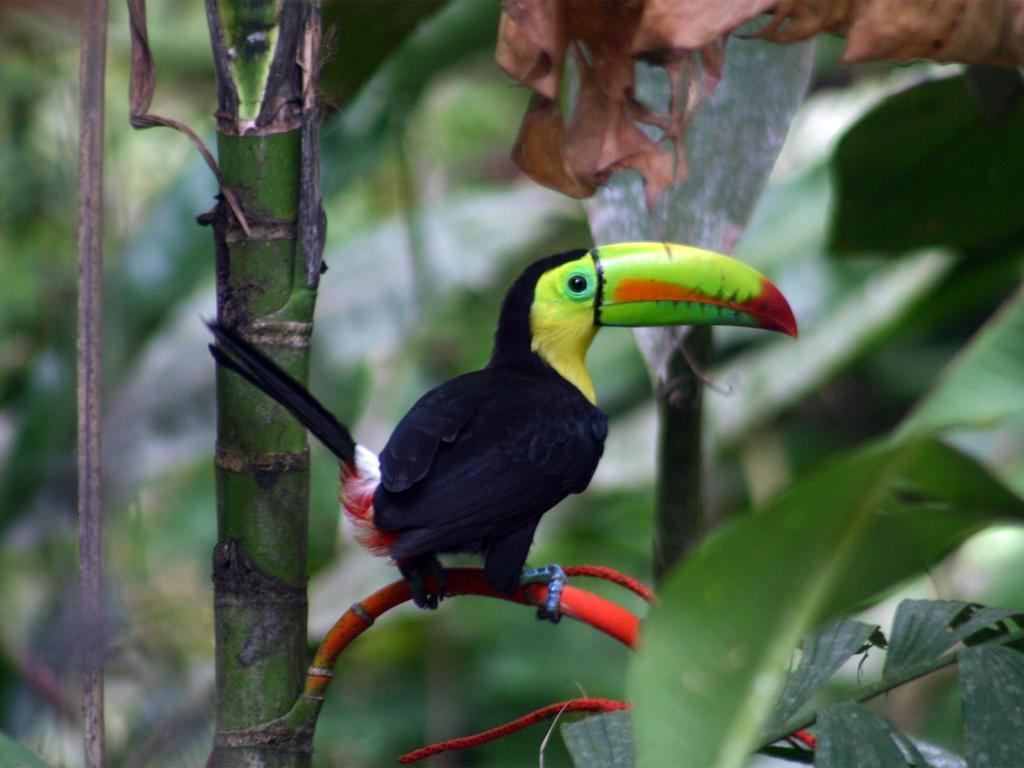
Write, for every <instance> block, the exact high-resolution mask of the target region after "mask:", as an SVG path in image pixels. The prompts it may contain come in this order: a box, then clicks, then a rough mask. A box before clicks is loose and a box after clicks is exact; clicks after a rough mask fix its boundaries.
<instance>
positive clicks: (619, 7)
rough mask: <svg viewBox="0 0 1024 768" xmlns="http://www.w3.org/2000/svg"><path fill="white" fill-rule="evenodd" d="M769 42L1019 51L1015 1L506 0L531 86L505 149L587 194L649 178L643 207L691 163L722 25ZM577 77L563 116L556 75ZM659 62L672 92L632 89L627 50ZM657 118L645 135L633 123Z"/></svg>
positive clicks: (943, 51)
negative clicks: (662, 98) (839, 38)
mask: <svg viewBox="0 0 1024 768" xmlns="http://www.w3.org/2000/svg"><path fill="white" fill-rule="evenodd" d="M761 14H771V15H770V16H766V18H765V23H764V24H763V25H762V26H761V27H760V29H759V30H757V31H756V32H755V33H754V36H755V37H760V38H763V39H765V40H769V41H772V42H776V43H792V42H797V41H800V40H805V39H807V38H808V37H811V36H813V35H816V34H818V33H820V32H831V33H835V34H841V35H845V36H846V37H847V38H848V40H847V45H846V50H845V52H844V55H843V62H844V63H854V62H861V61H866V60H870V59H891V60H897V61H907V60H911V59H929V60H932V61H960V62H966V63H975V64H994V65H998V66H1020V65H1022V64H1024V0H716V1H715V2H709V1H708V0H504V13H503V15H502V19H501V26H500V28H499V31H498V49H497V60H498V63H499V64H500V65H501V66H502V67H504V69H505V70H506V71H507V72H508V73H509V74H510V75H512V76H513V77H514V78H516V80H518V81H519V82H521V83H522V84H523V85H526V86H528V87H529V88H531V89H532V90H533V91H534V96H533V100H532V101H531V103H530V107H529V109H528V110H527V113H526V115H525V116H524V118H523V122H522V125H521V127H520V129H519V136H518V138H517V139H516V144H515V147H514V149H513V151H512V157H513V159H514V160H515V161H516V163H517V164H518V165H519V167H520V168H522V169H523V171H524V172H526V174H527V175H529V176H530V177H531V178H533V179H534V180H536V181H538V182H539V183H541V184H544V185H546V186H549V187H552V188H554V189H557V190H559V191H561V192H564V193H565V194H568V195H572V196H573V197H588V196H590V195H591V194H593V192H594V191H595V190H596V189H597V188H598V187H599V186H600V185H601V184H603V183H604V182H605V181H606V180H607V178H608V177H609V176H610V175H611V174H612V173H613V172H614V171H617V170H621V169H624V168H632V169H634V170H636V171H637V172H639V173H640V175H641V176H642V177H643V179H644V184H645V191H646V197H647V206H648V209H653V203H654V200H655V199H656V198H657V196H658V195H659V194H660V193H661V192H662V191H663V190H664V189H665V188H667V187H668V186H670V185H672V184H674V183H675V182H677V181H679V180H681V179H682V178H683V177H684V176H685V175H686V161H685V156H684V154H683V131H684V128H685V125H686V123H687V121H688V119H689V117H690V115H691V114H692V113H693V111H694V110H695V109H696V108H697V107H698V106H699V104H700V102H701V101H702V100H703V99H704V98H706V97H707V96H708V95H709V94H710V93H711V91H712V90H713V89H714V87H715V84H716V83H717V82H718V79H719V78H720V76H721V72H722V66H723V62H722V53H721V52H722V49H723V48H722V44H723V42H724V36H726V35H728V34H729V33H730V32H732V31H733V30H735V29H736V28H737V27H739V26H740V25H742V24H744V23H746V22H748V21H750V20H751V19H755V18H756V17H758V16H760V15H761ZM570 57H571V58H572V60H573V62H574V63H575V64H576V67H577V70H578V72H579V87H578V89H577V92H576V94H575V100H574V104H573V105H572V113H571V116H570V118H569V119H568V120H566V119H565V116H564V115H563V112H562V103H561V94H562V74H563V71H564V69H565V65H566V62H567V60H569V58H570ZM638 60H641V61H646V62H648V63H650V64H654V65H657V66H661V67H664V68H665V70H666V72H667V73H668V77H669V82H670V83H671V84H672V98H671V102H670V103H669V104H667V105H656V106H653V107H648V106H646V105H644V104H641V103H640V102H639V101H637V99H636V96H635V94H634V89H633V87H634V64H635V62H636V61H638ZM640 123H643V124H646V125H648V126H653V127H654V128H655V129H656V131H655V135H654V138H651V137H650V133H649V132H645V131H644V130H642V129H641V128H640V126H639V124H640Z"/></svg>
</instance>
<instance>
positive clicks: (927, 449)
mask: <svg viewBox="0 0 1024 768" xmlns="http://www.w3.org/2000/svg"><path fill="white" fill-rule="evenodd" d="M1006 515H1013V516H1016V517H1018V518H1020V517H1024V503H1022V501H1021V500H1020V499H1019V498H1017V497H1016V496H1014V495H1013V494H1011V493H1009V492H1008V491H1006V489H1005V488H1003V487H1002V486H1001V485H1000V484H999V483H998V482H997V481H996V480H994V479H993V478H992V477H991V475H989V474H988V473H987V472H985V470H984V469H982V468H981V467H980V466H979V465H978V464H977V463H975V462H973V461H972V460H971V459H969V458H967V457H966V456H963V455H961V454H959V453H957V452H956V451H954V450H953V449H951V448H948V447H947V446H944V445H942V444H941V443H937V442H934V441H928V442H924V443H913V444H902V445H899V446H896V447H892V446H887V447H872V448H869V449H867V450H863V451H860V452H858V453H856V454H854V455H853V456H851V457H849V458H847V459H846V460H845V461H842V462H839V463H835V464H832V465H831V466H829V467H827V468H825V469H823V470H820V471H818V472H817V473H815V474H813V475H811V476H810V477H808V478H806V479H805V480H803V481H802V482H799V483H797V484H795V485H794V486H793V487H791V489H790V490H789V491H787V492H786V493H784V494H782V495H781V496H779V497H778V498H776V499H775V500H773V501H772V502H770V503H769V504H767V505H766V506H765V508H764V509H762V510H761V511H760V512H759V513H758V514H753V515H750V516H747V517H745V518H742V519H740V520H738V521H736V522H735V524H733V525H731V526H730V527H728V528H727V529H725V530H724V531H722V533H721V534H720V535H718V536H716V537H713V538H712V539H710V540H709V541H707V542H706V543H705V544H704V545H703V546H702V547H701V548H700V549H698V550H697V551H696V552H695V553H694V554H693V555H692V556H690V557H689V558H688V559H687V560H686V561H685V562H683V563H682V564H681V565H680V567H678V568H677V569H675V570H674V571H673V572H671V573H670V574H669V576H668V578H667V579H666V580H665V583H664V585H663V587H662V589H661V591H660V593H659V599H658V603H657V605H655V606H654V608H653V609H652V611H651V615H650V618H649V619H648V622H647V631H646V636H645V641H644V644H643V647H642V649H641V651H640V653H639V654H638V657H637V658H636V660H635V661H634V663H633V665H632V669H631V673H630V679H629V690H630V695H631V698H632V699H633V701H634V712H635V714H634V722H635V727H636V739H637V750H638V754H639V758H640V759H639V762H640V764H642V765H663V764H665V765H667V764H675V765H715V766H739V765H741V764H742V763H743V762H744V760H745V759H746V756H747V755H748V753H749V752H750V751H751V750H752V749H753V748H754V747H755V745H756V741H757V738H758V735H759V733H760V729H761V724H762V722H764V720H765V718H766V717H767V715H768V713H769V711H770V710H771V708H772V707H773V706H774V704H775V702H776V701H777V700H778V696H779V694H780V691H781V689H782V687H783V684H784V682H785V674H786V669H787V668H788V666H789V660H790V654H791V652H792V649H793V647H794V646H795V645H796V643H797V641H798V640H799V639H800V638H801V637H802V636H803V635H804V634H805V633H806V632H807V631H808V630H809V629H810V628H811V627H812V626H814V625H816V624H818V623H820V622H821V621H823V620H825V619H827V618H829V617H831V616H835V615H838V614H839V613H840V612H842V611H844V610H849V609H850V608H851V607H853V606H855V605H857V604H858V603H861V602H863V601H865V600H866V599H868V598H870V597H872V596H875V595H877V594H878V593H879V592H880V591H882V590H884V589H887V588H889V587H891V586H892V585H894V584H895V583H897V582H899V581H900V580H902V579H904V578H907V577H908V576H910V575H912V574H914V573H915V572H917V571H919V570H920V569H921V568H923V567H925V566H926V565H927V564H928V563H931V562H934V561H935V560H936V559H937V558H939V557H940V556H942V555H944V554H945V553H946V552H948V551H949V549H950V548H951V547H952V546H953V545H955V544H956V543H958V542H960V541H962V540H963V539H964V538H965V537H966V536H968V535H969V534H970V533H972V532H974V531H975V530H977V529H978V528H979V527H981V526H982V525H984V524H985V523H988V522H990V521H992V520H993V519H995V518H996V517H1000V516H1006Z"/></svg>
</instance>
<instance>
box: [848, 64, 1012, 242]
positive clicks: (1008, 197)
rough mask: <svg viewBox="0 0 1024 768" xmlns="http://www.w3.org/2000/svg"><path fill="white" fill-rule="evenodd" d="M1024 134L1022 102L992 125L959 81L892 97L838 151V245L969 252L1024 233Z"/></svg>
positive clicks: (939, 82)
mask: <svg viewBox="0 0 1024 768" xmlns="http://www.w3.org/2000/svg"><path fill="white" fill-rule="evenodd" d="M1021 135H1024V103H1018V104H1017V105H1016V106H1015V107H1014V108H1013V109H1012V110H1011V111H1010V113H1009V114H1008V115H1007V116H1006V117H1005V118H1004V119H1003V120H1002V121H1000V122H999V123H998V124H995V125H993V124H989V123H987V122H986V121H985V119H984V118H983V117H982V115H981V114H980V113H979V112H978V109H977V108H976V107H975V106H974V104H972V103H971V100H970V98H969V97H968V94H967V88H966V86H965V85H964V80H963V78H962V77H955V78H949V79H945V80H936V81H932V82H926V83H922V84H921V85H918V86H916V87H914V88H911V89H909V90H906V91H904V92H902V93H898V94H896V95H895V96H893V97H891V98H889V99H887V100H886V101H884V102H883V103H882V104H881V105H880V106H879V107H877V108H876V109H874V110H873V111H871V112H869V113H868V114H867V115H865V116H864V117H863V118H862V119H861V120H860V121H859V122H858V123H857V124H856V125H854V126H853V128H851V129H850V131H849V132H848V133H847V134H846V136H844V137H843V139H842V141H841V142H840V144H839V147H838V149H837V151H836V154H835V157H834V160H833V169H834V173H835V179H836V206H835V208H834V211H835V217H834V219H833V221H832V232H831V241H832V242H831V246H832V249H833V250H834V251H835V252H837V253H838V252H845V253H849V252H856V251H880V252H885V253H891V254H900V253H903V252H904V251H907V250H911V249H915V248H926V247H932V246H948V247H952V248H961V249H967V248H972V247H977V246H981V245H985V244H987V243H990V242H991V241H994V240H1000V239H1003V238H1006V237H1008V236H1012V235H1016V234H1020V233H1021V231H1022V225H1021V219H1020V215H1019V211H1020V209H1021V207H1022V206H1024V186H1022V185H1021V184H1020V178H1021V177H1022V176H1024V152H1021V151H1020V137H1021Z"/></svg>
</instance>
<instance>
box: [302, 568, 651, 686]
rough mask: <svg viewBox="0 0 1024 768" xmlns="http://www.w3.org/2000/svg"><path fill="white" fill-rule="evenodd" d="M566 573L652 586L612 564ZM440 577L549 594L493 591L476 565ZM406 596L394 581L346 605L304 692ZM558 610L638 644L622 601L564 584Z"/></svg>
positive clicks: (460, 590) (455, 585) (521, 597)
mask: <svg viewBox="0 0 1024 768" xmlns="http://www.w3.org/2000/svg"><path fill="white" fill-rule="evenodd" d="M565 574H566V575H567V576H569V577H574V576H589V577H596V578H606V579H610V580H612V581H615V582H616V583H618V584H622V585H623V586H625V587H627V588H628V589H631V590H633V591H634V592H636V593H637V594H639V595H641V597H644V598H645V599H649V597H650V596H652V592H651V590H650V589H649V588H648V587H647V586H645V585H644V584H642V583H640V582H639V581H636V580H635V579H632V578H630V577H628V576H625V575H623V574H621V573H618V572H617V571H615V570H613V569H611V568H601V567H597V566H571V567H569V568H566V569H565ZM445 579H446V581H447V587H448V591H447V594H448V595H449V596H454V595H481V596H483V597H494V598H497V599H499V600H508V601H511V602H514V603H522V604H525V605H541V604H543V602H544V600H545V599H547V594H548V588H547V585H545V584H526V585H524V586H521V587H519V589H518V590H516V591H515V592H514V593H513V594H511V595H508V594H505V593H503V592H497V591H495V590H494V589H492V588H491V587H490V586H488V585H487V581H486V579H485V578H484V572H483V569H481V568H451V569H449V570H447V571H446V572H445ZM431 586H436V585H431ZM411 599H412V593H411V592H410V591H409V583H408V582H407V581H404V580H403V581H396V582H393V583H391V584H388V586H386V587H384V588H383V589H379V590H377V591H376V592H374V593H373V594H372V595H370V596H369V597H367V598H366V599H365V600H362V601H360V602H358V603H356V604H355V605H353V606H352V607H351V608H349V609H348V610H347V611H345V613H344V614H342V616H341V618H340V619H338V620H337V621H336V622H335V623H334V626H333V627H331V629H330V630H329V631H328V632H327V635H326V636H325V637H324V639H323V642H322V643H320V647H319V648H318V649H317V652H316V656H314V657H313V663H312V664H311V665H310V667H309V671H308V673H307V675H306V687H305V691H304V692H305V694H306V695H307V696H309V697H313V698H320V697H322V696H323V694H324V691H325V690H326V688H327V686H328V685H329V684H330V682H331V678H332V677H333V675H334V671H333V670H334V665H335V663H336V662H337V660H338V656H339V655H340V654H341V652H342V651H343V650H345V648H347V647H348V645H349V643H351V642H352V641H353V640H355V639H356V638H357V637H359V635H361V634H362V633H363V632H365V631H366V630H367V629H369V628H370V626H372V625H373V622H374V621H375V620H376V619H377V618H378V617H379V616H382V615H383V614H385V613H387V612H388V611H390V610H391V609H392V608H394V607H396V606H398V605H401V604H402V603H404V602H406V601H408V600H411ZM561 610H562V614H563V615H565V616H568V617H570V618H573V619H577V620H578V621H582V622H585V623H587V624H589V625H590V626H592V627H594V628H595V629H598V630H600V631H601V632H604V633H605V634H606V635H609V636H610V637H613V638H615V639H616V640H618V641H619V642H620V643H623V644H624V645H627V646H629V647H630V648H634V649H635V648H636V646H637V643H638V640H639V636H640V619H638V618H637V617H636V616H634V615H633V614H632V613H630V612H629V611H627V610H626V609H625V608H623V607H622V606H619V605H616V604H615V603H613V602H611V601H609V600H605V599H604V598H603V597H598V596H597V595H594V594H592V593H590V592H587V591H585V590H582V589H576V588H575V587H573V586H571V585H566V587H565V589H564V591H563V592H562V600H561Z"/></svg>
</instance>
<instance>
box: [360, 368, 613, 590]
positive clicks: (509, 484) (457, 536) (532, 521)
mask: <svg viewBox="0 0 1024 768" xmlns="http://www.w3.org/2000/svg"><path fill="white" fill-rule="evenodd" d="M556 376H557V374H556V375H554V376H552V375H549V374H546V373H544V372H539V371H537V372H535V371H519V370H515V369H509V368H485V369H484V370H482V371H477V372H475V373H470V374H467V375H465V376H460V377H458V378H457V379H453V380H451V381H449V382H447V383H446V384H442V385H441V386H440V387H438V388H437V389H435V390H433V391H432V392H430V393H428V394H427V395H426V396H424V397H423V398H422V399H421V400H420V401H419V402H418V403H417V404H416V405H415V406H413V409H412V410H411V411H410V412H409V414H408V415H407V416H406V417H405V418H404V419H402V421H401V423H400V424H399V425H398V427H397V429H396V430H395V432H394V434H393V435H392V436H391V439H390V440H389V441H388V443H387V446H386V447H385V448H384V450H383V452H382V453H381V456H380V464H381V483H380V485H379V486H378V488H377V491H376V492H375V493H374V496H373V508H374V512H375V517H374V520H375V522H376V524H377V526H378V527H379V528H381V529H382V530H385V531H396V532H399V533H400V535H399V537H398V540H397V541H396V542H395V543H394V544H393V545H392V546H391V555H392V556H393V557H395V558H396V559H400V560H402V559H408V558H412V557H415V556H417V555H425V554H430V553H437V552H482V553H484V554H485V556H486V572H487V580H488V582H489V583H490V584H491V586H493V587H495V588H496V589H499V590H503V591H511V590H512V589H514V588H515V586H516V584H518V582H519V577H520V574H521V571H522V568H523V563H524V562H525V561H526V555H527V552H528V551H529V549H530V544H531V542H532V541H533V533H534V530H535V529H536V527H537V523H538V522H539V521H540V518H541V515H543V514H544V513H545V512H547V511H548V510H549V509H551V508H552V507H553V506H555V504H557V503H558V502H560V501H561V500H562V499H564V498H565V497H566V496H567V495H569V494H570V493H579V492H580V491H582V490H583V489H584V488H586V487H587V485H588V483H589V482H590V478H591V477H592V476H593V474H594V470H595V469H596V467H597V463H598V461H599V460H600V458H601V452H602V450H603V448H604V439H605V435H606V434H607V432H608V422H607V420H606V418H605V415H604V414H603V413H602V412H601V411H600V410H598V409H597V408H596V407H594V406H593V405H591V404H590V403H589V402H588V401H587V400H586V398H584V397H583V396H582V395H581V394H580V393H579V390H577V389H576V388H575V387H573V386H572V385H571V384H568V383H567V382H565V381H560V380H558V379H557V378H556Z"/></svg>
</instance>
